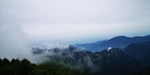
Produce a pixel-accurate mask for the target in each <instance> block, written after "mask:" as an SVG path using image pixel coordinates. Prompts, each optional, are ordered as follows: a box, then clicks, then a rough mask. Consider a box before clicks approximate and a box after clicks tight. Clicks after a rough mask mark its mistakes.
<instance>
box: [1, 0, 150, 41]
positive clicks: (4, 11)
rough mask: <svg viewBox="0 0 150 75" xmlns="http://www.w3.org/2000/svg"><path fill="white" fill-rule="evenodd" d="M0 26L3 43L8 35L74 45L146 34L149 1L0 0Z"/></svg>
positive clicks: (148, 18) (147, 29) (148, 26)
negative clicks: (120, 36) (115, 37)
mask: <svg viewBox="0 0 150 75" xmlns="http://www.w3.org/2000/svg"><path fill="white" fill-rule="evenodd" d="M0 27H1V34H0V36H2V35H3V38H1V37H0V40H7V42H9V41H8V38H6V37H11V36H14V38H11V39H12V40H14V39H16V37H17V38H19V39H20V40H26V39H28V40H30V41H48V42H51V43H55V44H57V43H64V44H75V43H88V42H94V41H98V40H103V39H109V38H112V37H114V36H118V35H126V36H137V35H147V34H149V32H150V0H0ZM5 29H6V30H5ZM7 30H8V31H7ZM17 41H19V40H18V39H17ZM22 42H24V41H22ZM25 42H26V41H25Z"/></svg>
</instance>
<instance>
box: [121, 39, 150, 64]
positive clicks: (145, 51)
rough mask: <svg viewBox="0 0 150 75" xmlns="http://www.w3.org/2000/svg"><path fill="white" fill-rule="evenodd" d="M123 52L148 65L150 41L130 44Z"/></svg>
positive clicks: (149, 62) (149, 61)
mask: <svg viewBox="0 0 150 75" xmlns="http://www.w3.org/2000/svg"><path fill="white" fill-rule="evenodd" d="M124 51H125V52H126V53H128V54H130V55H132V56H133V57H135V58H137V59H139V60H140V61H142V62H143V63H145V64H146V65H150V41H147V42H141V43H133V44H130V45H128V46H127V47H126V48H125V49H124Z"/></svg>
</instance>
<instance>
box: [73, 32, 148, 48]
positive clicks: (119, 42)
mask: <svg viewBox="0 0 150 75" xmlns="http://www.w3.org/2000/svg"><path fill="white" fill-rule="evenodd" d="M145 41H150V35H146V36H135V37H126V36H116V37H114V38H111V39H109V40H104V41H98V42H94V43H86V44H76V45H75V46H77V47H82V48H84V49H85V50H91V51H102V50H104V49H107V48H108V47H119V48H124V47H125V46H127V45H129V44H131V43H139V42H145Z"/></svg>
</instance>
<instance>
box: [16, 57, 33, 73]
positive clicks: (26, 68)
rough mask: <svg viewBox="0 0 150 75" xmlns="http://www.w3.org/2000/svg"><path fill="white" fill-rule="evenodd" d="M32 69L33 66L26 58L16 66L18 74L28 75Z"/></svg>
mask: <svg viewBox="0 0 150 75" xmlns="http://www.w3.org/2000/svg"><path fill="white" fill-rule="evenodd" d="M33 69H34V67H33V65H32V64H31V62H30V61H29V60H27V59H23V60H21V62H20V65H19V67H18V73H19V74H20V75H28V74H29V73H30V72H31V71H32V70H33Z"/></svg>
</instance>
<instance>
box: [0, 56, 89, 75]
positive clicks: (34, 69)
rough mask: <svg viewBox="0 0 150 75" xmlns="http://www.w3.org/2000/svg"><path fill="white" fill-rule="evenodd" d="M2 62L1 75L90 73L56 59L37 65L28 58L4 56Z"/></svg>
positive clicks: (69, 74)
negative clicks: (8, 57)
mask: <svg viewBox="0 0 150 75" xmlns="http://www.w3.org/2000/svg"><path fill="white" fill-rule="evenodd" d="M0 63H2V64H3V65H1V66H0V75H88V74H86V73H84V72H83V71H82V70H78V69H76V68H73V67H71V66H69V65H64V64H62V63H60V62H55V61H47V62H45V63H42V64H39V65H36V64H32V63H31V62H30V61H29V60H27V59H23V60H21V61H20V60H19V59H12V60H11V61H9V60H8V59H6V58H4V59H3V60H2V59H0ZM4 64H5V65H4Z"/></svg>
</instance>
